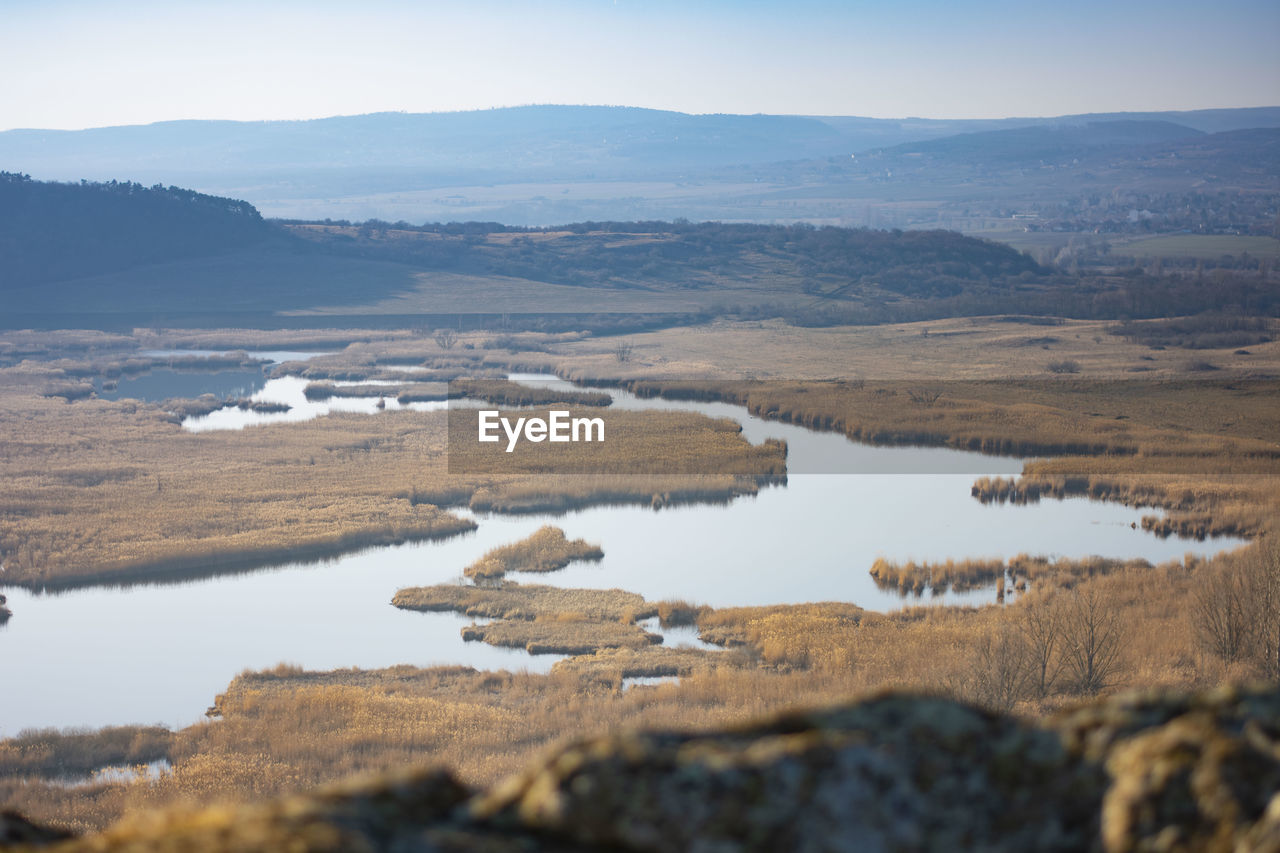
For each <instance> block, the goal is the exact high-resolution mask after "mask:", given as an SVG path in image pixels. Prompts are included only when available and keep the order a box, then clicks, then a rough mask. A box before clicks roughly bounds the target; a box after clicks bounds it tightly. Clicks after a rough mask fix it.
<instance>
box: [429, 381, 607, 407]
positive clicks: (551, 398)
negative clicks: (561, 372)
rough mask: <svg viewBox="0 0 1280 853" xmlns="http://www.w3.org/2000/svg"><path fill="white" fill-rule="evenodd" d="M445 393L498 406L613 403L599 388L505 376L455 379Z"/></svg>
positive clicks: (599, 404)
mask: <svg viewBox="0 0 1280 853" xmlns="http://www.w3.org/2000/svg"><path fill="white" fill-rule="evenodd" d="M449 396H450V397H451V398H454V399H463V398H471V399H475V400H485V401H487V402H489V403H494V404H496V405H499V406H546V405H550V404H555V403H564V404H566V405H573V406H607V405H609V404H610V403H612V402H613V398H612V397H610V396H609V395H608V394H604V393H601V392H599V391H571V390H565V389H562V388H547V387H543V386H537V385H521V384H520V383H518V382H512V381H510V380H507V379H455V380H453V381H452V382H450V383H449Z"/></svg>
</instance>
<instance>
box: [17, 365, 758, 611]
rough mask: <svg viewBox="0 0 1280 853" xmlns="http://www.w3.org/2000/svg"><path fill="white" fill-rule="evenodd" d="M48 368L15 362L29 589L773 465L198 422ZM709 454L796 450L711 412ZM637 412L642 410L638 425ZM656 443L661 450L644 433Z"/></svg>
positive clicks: (735, 483)
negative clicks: (468, 460) (77, 394)
mask: <svg viewBox="0 0 1280 853" xmlns="http://www.w3.org/2000/svg"><path fill="white" fill-rule="evenodd" d="M42 381H43V378H42V376H41V374H39V373H38V372H36V373H33V372H32V371H30V370H26V369H19V368H13V369H0V477H3V479H4V481H5V485H6V489H5V494H4V495H3V496H2V497H0V562H2V563H3V565H4V566H5V574H6V582H7V583H12V584H18V585H27V586H31V587H44V586H57V585H75V584H78V583H96V582H109V581H112V580H136V579H141V578H145V577H152V576H155V577H158V576H162V575H169V576H183V575H185V574H188V573H192V572H199V571H206V570H212V569H231V568H238V567H246V566H252V565H263V564H269V563H272V562H281V561H287V560H295V559H304V558H309V557H320V556H327V555H332V554H335V553H340V552H342V551H344V550H351V549H356V548H361V547H366V546H370V545H378V544H388V543H394V542H403V541H407V540H410V539H422V538H429V537H435V536H444V535H451V534H454V533H457V532H460V531H463V530H467V529H470V528H471V527H472V526H473V523H472V522H470V521H467V520H463V519H460V518H458V517H456V516H454V515H451V514H450V513H448V512H447V511H446V509H445V507H447V506H453V505H460V506H467V505H470V506H472V507H474V508H476V509H478V510H503V509H521V508H526V509H528V508H533V507H535V506H536V507H538V508H548V507H551V508H559V509H567V508H571V507H577V506H584V505H589V504H593V503H603V502H614V501H618V502H627V503H643V504H647V505H653V506H661V505H664V504H666V503H668V502H679V501H683V500H702V499H710V500H728V499H731V498H732V497H734V496H736V495H739V494H749V493H752V492H754V491H755V489H756V488H757V487H758V486H757V482H758V480H760V479H768V477H769V476H770V475H769V474H765V475H763V476H762V477H755V476H745V475H744V476H733V475H726V476H721V477H697V476H693V475H686V474H682V473H679V472H677V473H673V474H671V475H669V476H663V477H645V476H633V475H620V474H607V475H598V476H588V477H564V478H561V477H544V476H536V475H531V472H519V471H517V472H515V473H506V472H504V473H498V474H473V475H468V474H460V473H457V472H450V470H449V465H448V454H447V439H446V436H447V431H446V420H445V418H446V415H445V414H444V413H442V412H439V413H437V412H409V411H399V412H386V413H382V414H379V415H376V416H368V415H358V414H342V413H338V414H333V415H329V416H327V417H324V418H317V419H315V420H312V421H306V422H301V423H296V424H284V425H272V426H264V427H254V428H249V429H245V430H242V431H226V432H211V433H202V434H198V435H197V434H191V433H187V432H185V431H183V430H182V429H181V428H180V427H179V426H178V425H177V424H175V423H173V422H172V421H173V419H174V416H173V415H171V414H168V413H166V412H165V410H164V407H163V406H155V405H149V404H144V403H138V402H136V401H118V402H110V401H105V400H84V401H79V402H75V403H67V402H64V401H62V400H57V399H48V398H44V397H40V396H39V385H40V383H41V382H42ZM702 420H703V424H702V425H701V426H699V424H698V423H697V421H696V420H689V421H685V422H684V423H683V425H682V426H683V427H684V429H685V430H686V431H685V432H682V433H680V436H682V437H687V436H688V435H689V431H692V432H694V433H696V432H697V431H698V430H699V429H701V430H703V431H704V432H705V433H706V435H708V436H710V437H711V439H712V440H711V441H709V442H701V443H699V444H698V445H697V448H698V450H697V452H706V453H711V454H713V455H714V454H715V453H717V452H724V453H726V454H728V455H730V456H731V457H733V458H734V459H738V460H741V459H742V458H743V457H744V456H745V457H749V461H751V462H752V463H753V464H757V465H758V466H759V467H760V468H761V469H762V470H765V471H766V472H768V471H772V470H775V468H776V467H778V466H780V465H782V464H783V463H782V462H781V454H780V453H778V452H776V451H770V452H765V453H759V452H757V451H754V450H750V449H749V445H747V443H746V442H745V441H744V440H743V439H742V438H741V437H740V436H738V435H737V434H736V433H734V434H730V433H727V432H726V431H725V430H724V429H723V427H722V426H721V425H718V424H717V423H716V422H714V421H710V420H708V419H702ZM637 425H638V426H639V424H637ZM669 426H670V424H668V423H666V422H660V421H654V422H652V423H651V424H649V425H647V426H645V427H644V428H643V429H641V430H640V431H639V432H638V433H637V434H634V435H633V436H632V439H631V440H630V441H624V442H617V443H610V444H608V445H606V446H605V448H604V449H605V453H606V457H605V458H607V455H608V453H609V449H610V448H614V447H617V449H618V450H619V451H623V452H625V453H626V454H628V455H627V456H625V457H623V456H619V457H618V461H619V463H620V466H621V467H627V466H630V465H631V464H632V463H633V462H634V461H635V460H636V459H642V458H644V457H645V456H646V455H649V454H651V453H654V454H656V452H657V451H656V450H654V448H657V447H661V446H664V445H667V444H669V443H670V442H671V441H672V440H673V438H672V436H671V435H669V434H668V433H666V432H664V430H666V429H667V428H668V427H669ZM646 448H648V449H646Z"/></svg>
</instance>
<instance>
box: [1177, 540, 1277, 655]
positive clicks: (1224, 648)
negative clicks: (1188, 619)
mask: <svg viewBox="0 0 1280 853" xmlns="http://www.w3.org/2000/svg"><path fill="white" fill-rule="evenodd" d="M1197 580H1198V581H1199V586H1198V587H1197V588H1196V591H1195V593H1194V596H1193V598H1192V604H1191V607H1192V611H1191V613H1192V620H1193V624H1194V626H1195V630H1196V636H1197V639H1198V640H1199V641H1200V644H1201V647H1202V648H1204V649H1205V650H1206V651H1208V652H1209V653H1211V654H1213V655H1215V656H1217V657H1219V658H1221V659H1222V660H1223V661H1225V662H1227V663H1232V662H1235V661H1245V660H1247V661H1249V662H1251V663H1252V664H1253V665H1254V666H1255V667H1256V668H1257V670H1258V674H1259V675H1261V676H1262V677H1264V678H1268V679H1271V680H1280V542H1276V541H1268V540H1263V541H1262V542H1259V543H1258V544H1256V545H1255V546H1254V547H1252V548H1250V549H1249V550H1248V551H1247V552H1246V553H1245V554H1244V555H1243V556H1242V557H1240V558H1238V559H1234V560H1230V559H1229V560H1226V561H1224V562H1223V563H1222V564H1220V565H1219V567H1217V568H1215V569H1213V570H1211V571H1208V572H1204V573H1202V574H1200V575H1198V576H1197Z"/></svg>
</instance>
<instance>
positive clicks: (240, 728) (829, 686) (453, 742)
mask: <svg viewBox="0 0 1280 853" xmlns="http://www.w3.org/2000/svg"><path fill="white" fill-rule="evenodd" d="M1232 559H1238V558H1237V557H1232ZM1213 568H1214V567H1213V565H1211V564H1203V563H1200V562H1197V561H1189V562H1186V563H1182V564H1178V563H1169V564H1164V565H1161V566H1156V567H1153V568H1152V569H1150V570H1146V571H1141V572H1118V573H1115V574H1111V575H1106V576H1094V577H1087V578H1085V579H1083V580H1082V581H1081V582H1080V584H1079V585H1078V587H1077V590H1079V591H1081V592H1092V593H1094V594H1096V596H1097V597H1098V599H1099V600H1102V601H1106V602H1108V603H1109V604H1110V605H1111V606H1112V607H1114V608H1115V612H1116V613H1118V614H1121V615H1122V617H1123V620H1122V621H1123V624H1124V625H1125V627H1126V631H1125V634H1124V636H1123V643H1122V644H1121V645H1120V646H1119V650H1120V659H1119V661H1118V668H1117V669H1116V670H1115V671H1114V673H1113V677H1112V681H1111V682H1110V683H1111V684H1112V685H1113V686H1115V687H1119V686H1125V685H1145V686H1157V687H1158V686H1172V687H1184V688H1185V687H1190V686H1204V685H1208V684H1215V683H1219V682H1220V681H1222V680H1223V679H1224V678H1231V679H1242V678H1248V677H1250V676H1251V672H1249V671H1247V670H1238V669H1228V668H1224V667H1223V665H1222V664H1220V663H1219V662H1218V661H1216V660H1215V659H1213V658H1210V657H1206V656H1205V654H1204V653H1203V652H1202V651H1201V650H1200V646H1199V645H1198V643H1197V641H1196V633H1195V630H1194V625H1193V622H1192V619H1191V614H1190V612H1189V610H1188V607H1187V606H1186V602H1187V601H1188V600H1189V599H1190V598H1191V596H1192V593H1193V591H1194V590H1195V589H1196V588H1197V587H1198V586H1199V585H1201V584H1202V583H1203V582H1204V581H1205V579H1206V578H1207V577H1208V576H1209V575H1208V573H1209V572H1210V571H1212V570H1213ZM1075 592H1076V590H1064V589H1059V588H1058V587H1056V586H1055V584H1054V582H1053V579H1052V576H1051V575H1050V576H1049V578H1048V579H1047V580H1046V582H1045V583H1042V584H1038V585H1037V588H1036V589H1035V590H1033V591H1032V592H1030V593H1029V594H1028V595H1026V596H1020V597H1019V599H1018V601H1017V602H1016V603H1014V604H1011V605H1005V606H995V605H991V606H987V607H984V608H981V609H972V608H914V609H909V610H905V611H902V612H900V613H894V614H876V613H869V612H865V611H862V610H860V609H858V608H856V607H853V606H852V605H848V604H841V603H825V604H824V603H819V604H808V605H794V606H776V607H744V608H726V609H722V610H714V611H713V610H709V609H698V610H699V611H700V612H699V617H698V622H699V626H700V628H701V631H702V636H703V637H704V638H718V639H719V641H720V642H722V643H724V644H730V645H736V650H735V651H730V652H722V653H705V652H698V651H697V650H689V649H680V650H671V649H665V648H663V647H660V646H658V647H651V648H648V649H642V650H639V651H632V650H629V649H618V650H608V651H602V652H598V653H596V654H595V655H591V656H584V657H575V658H570V659H568V660H566V661H562V662H559V663H557V664H556V666H555V667H554V669H553V671H552V673H551V674H549V675H530V674H512V673H505V672H489V673H482V672H476V671H474V670H471V669H469V668H465V667H442V668H431V669H418V668H414V667H409V666H401V667H393V668H391V669H386V670H372V671H362V670H337V671H334V672H328V673H311V672H302V671H300V670H298V669H296V668H293V667H278V668H277V669H275V670H271V671H267V672H261V673H246V674H244V675H242V676H239V677H238V678H236V679H235V680H234V681H233V682H232V683H231V685H230V686H229V687H228V689H227V691H226V692H225V693H224V694H223V695H222V696H220V697H219V698H218V700H217V707H218V708H219V710H220V712H221V714H222V719H221V720H219V721H217V722H215V723H209V724H205V723H202V724H198V725H195V726H191V727H188V728H186V729H183V730H181V731H179V732H176V733H175V734H174V739H173V740H174V742H173V746H172V748H171V749H170V755H171V757H172V760H173V762H174V773H173V774H172V775H171V776H168V777H166V778H165V779H163V780H161V781H160V782H157V783H152V784H145V783H133V784H128V785H115V786H107V787H105V788H101V789H93V790H91V791H75V792H71V791H67V790H65V789H58V788H56V787H53V786H47V785H38V784H27V785H22V786H17V785H11V784H10V785H7V786H6V783H4V782H3V781H0V796H3V797H5V798H6V800H7V802H8V803H9V804H10V805H11V806H14V807H17V808H19V809H21V810H22V811H23V812H25V813H28V814H30V815H31V816H33V817H36V818H40V819H42V820H46V821H53V822H55V823H59V824H61V825H66V826H71V827H81V828H84V827H89V826H102V825H103V824H104V823H106V822H108V821H109V820H111V819H113V818H114V817H115V816H118V815H119V814H121V813H122V812H124V811H129V810H136V809H140V808H146V807H150V806H156V805H162V804H168V803H175V802H177V803H183V802H186V803H208V802H210V801H214V800H219V799H228V800H244V799H250V798H254V797H259V796H264V795H267V794H275V793H286V792H290V791H296V790H301V789H305V788H309V787H312V786H314V785H317V784H323V783H326V782H330V781H335V780H338V779H341V778H344V777H347V776H350V775H352V774H354V773H360V772H368V771H380V770H385V769H387V768H391V767H395V766H399V765H405V764H412V763H418V764H421V763H424V762H428V761H438V762H442V763H445V764H448V765H449V766H451V767H453V768H455V769H456V770H457V772H459V774H460V775H461V776H462V777H463V778H464V779H466V780H467V781H468V782H471V783H473V784H491V783H493V782H495V781H497V780H498V779H500V778H501V777H503V776H504V775H506V774H507V773H509V772H512V771H513V770H515V769H517V768H518V767H519V766H521V765H522V764H523V763H524V762H525V761H526V760H527V759H528V758H530V757H531V756H532V755H533V754H535V753H536V752H538V751H539V750H541V749H544V748H546V747H547V746H548V745H550V744H554V743H556V742H557V741H559V740H561V739H564V738H568V737H576V736H582V735H587V734H592V733H597V732H607V731H615V730H617V729H618V728H619V727H623V726H649V727H661V728H664V729H672V728H675V729H688V730H697V729H700V728H704V727H709V726H714V725H718V724H725V723H733V722H736V721H741V720H743V719H746V718H748V717H751V716H754V715H758V714H761V713H765V712H773V711H777V710H781V709H785V708H796V707H804V706H813V705H816V704H823V703H827V702H831V701H838V700H844V699H847V698H848V697H849V696H851V695H853V694H855V693H857V692H859V691H865V690H873V689H881V688H887V687H901V688H915V689H926V690H932V691H937V690H944V691H947V692H953V693H958V694H959V695H962V696H968V697H970V698H977V699H983V697H989V696H990V695H991V694H990V692H989V691H988V690H987V689H986V688H985V687H984V685H988V684H989V683H990V680H991V678H990V676H991V672H992V671H993V667H994V666H995V664H996V663H997V662H998V659H996V658H992V656H991V655H990V654H985V655H984V653H983V651H982V649H983V648H984V647H985V648H987V649H988V650H989V649H990V648H992V644H991V642H988V641H989V640H991V639H992V638H996V639H999V638H1001V637H1009V636H1014V637H1020V636H1024V635H1025V634H1026V627H1025V626H1026V625H1028V624H1029V623H1030V621H1031V620H1030V619H1029V615H1031V614H1038V613H1044V612H1046V608H1047V609H1048V612H1069V609H1068V608H1066V607H1065V605H1067V604H1069V603H1070V602H1071V597H1072V595H1074V593H1075ZM624 609H625V608H623V607H619V608H617V610H615V611H613V612H621V611H622V610H624ZM677 610H678V611H679V612H683V610H684V609H683V608H677ZM1061 656H1062V653H1061V649H1059V650H1057V651H1054V653H1053V654H1052V655H1051V658H1050V663H1051V666H1050V675H1051V676H1052V677H1051V678H1050V679H1049V689H1048V691H1047V692H1046V693H1045V695H1043V696H1040V695H1038V693H1037V692H1035V691H1030V692H1024V693H1023V694H1020V696H1021V698H1019V699H1018V704H1017V707H1018V708H1019V709H1021V710H1022V711H1024V712H1026V713H1042V712H1044V711H1048V710H1052V709H1054V708H1056V707H1059V706H1061V705H1062V704H1063V703H1065V702H1068V701H1070V700H1071V698H1072V697H1073V696H1075V695H1077V694H1076V691H1075V689H1074V688H1073V686H1072V685H1071V684H1070V682H1069V680H1068V679H1066V678H1065V676H1064V675H1063V673H1064V672H1065V670H1064V669H1063V666H1062V660H1061ZM663 667H668V668H665V669H664V668H663ZM672 674H674V675H679V676H680V681H679V683H676V684H663V685H659V686H657V687H654V688H652V689H649V690H644V691H626V692H620V691H619V690H618V687H619V684H620V680H621V678H622V677H633V676H640V675H672ZM1108 689H1110V688H1108Z"/></svg>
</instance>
